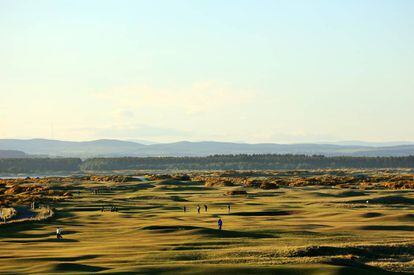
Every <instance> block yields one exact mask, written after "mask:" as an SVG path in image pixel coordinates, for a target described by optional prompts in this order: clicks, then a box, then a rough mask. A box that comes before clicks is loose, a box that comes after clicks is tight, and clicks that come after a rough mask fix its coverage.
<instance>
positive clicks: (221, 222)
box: [217, 218, 223, 230]
mask: <svg viewBox="0 0 414 275" xmlns="http://www.w3.org/2000/svg"><path fill="white" fill-rule="evenodd" d="M217 224H218V229H219V230H221V228H222V227H223V221H222V220H221V218H219V219H218V221H217Z"/></svg>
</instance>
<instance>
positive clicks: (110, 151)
mask: <svg viewBox="0 0 414 275" xmlns="http://www.w3.org/2000/svg"><path fill="white" fill-rule="evenodd" d="M364 144H365V145H356V144H353V145H351V144H350V145H346V144H312V143H304V144H277V143H258V144H249V143H232V142H215V141H202V142H189V141H181V142H175V143H157V144H147V145H145V144H141V143H137V142H132V141H122V140H108V139H101V140H94V141H80V142H75V141H61V140H48V139H27V140H20V139H0V150H19V151H23V152H25V153H27V154H30V155H49V156H51V157H54V156H62V157H81V158H89V157H123V156H132V157H141V156H208V155H215V154H306V155H325V156H371V157H377V156H410V155H414V145H413V144H405V145H392V146H377V145H376V144H375V145H370V143H364Z"/></svg>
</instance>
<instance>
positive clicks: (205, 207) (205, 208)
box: [204, 204, 208, 212]
mask: <svg viewBox="0 0 414 275" xmlns="http://www.w3.org/2000/svg"><path fill="white" fill-rule="evenodd" d="M207 209H208V207H207V204H204V211H205V212H207Z"/></svg>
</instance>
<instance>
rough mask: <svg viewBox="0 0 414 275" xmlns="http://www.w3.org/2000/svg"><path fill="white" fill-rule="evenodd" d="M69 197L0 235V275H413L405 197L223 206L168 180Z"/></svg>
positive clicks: (383, 194) (322, 194) (304, 195)
mask: <svg viewBox="0 0 414 275" xmlns="http://www.w3.org/2000/svg"><path fill="white" fill-rule="evenodd" d="M73 188H74V189H75V190H76V189H77V190H79V191H80V193H79V194H74V196H73V198H72V199H70V200H68V201H65V202H63V203H60V204H58V205H56V207H57V214H56V216H55V217H54V218H53V219H51V220H49V221H43V222H37V223H27V224H19V225H7V226H3V227H0V273H2V274H7V273H10V274H16V273H56V274H57V273H62V272H68V273H70V274H73V273H76V272H87V273H95V272H100V273H103V274H104V273H110V274H123V273H125V274H127V273H142V274H147V273H151V274H156V273H168V274H177V273H181V274H183V273H184V274H187V273H191V274H192V273H208V274H231V272H233V273H234V274H254V273H257V274H274V273H277V274H347V273H351V272H352V274H382V273H384V274H385V273H386V271H384V270H389V271H404V272H414V232H413V231H414V206H413V202H414V194H412V192H411V191H382V190H380V191H378V190H376V191H375V190H371V191H362V190H351V189H338V188H324V187H295V188H287V187H285V188H280V189H277V190H272V191H264V190H260V189H254V188H251V189H250V188H247V189H245V190H247V192H248V195H247V196H245V195H242V196H225V195H224V192H225V191H226V190H229V189H232V188H233V187H218V188H206V187H204V185H203V184H199V183H193V182H179V181H168V180H167V181H152V182H138V181H137V182H128V183H112V182H107V183H95V182H78V183H74V187H73ZM90 188H102V189H103V190H102V192H101V193H99V194H93V193H92V192H91V191H90ZM367 200H368V203H367V202H366V201H367ZM227 203H230V204H231V207H232V208H231V212H230V213H228V210H227ZM197 204H200V206H201V213H200V214H197V211H196V206H197ZM204 204H206V205H208V212H205V211H204V208H203V205H204ZM102 205H105V206H106V207H107V208H106V211H105V212H101V206H102ZM110 205H114V206H117V207H118V209H119V210H118V212H110V211H109V206H110ZM183 206H187V213H184V212H183ZM218 217H221V218H222V220H223V222H224V230H223V231H221V232H220V231H218V230H217V219H218ZM57 226H61V227H62V228H63V233H64V235H63V240H59V241H58V240H56V237H55V235H54V232H55V230H56V227H57Z"/></svg>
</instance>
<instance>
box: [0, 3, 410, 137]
mask: <svg viewBox="0 0 414 275" xmlns="http://www.w3.org/2000/svg"><path fill="white" fill-rule="evenodd" d="M413 14H414V1H411V0H405V1H404V0H393V1H391V0H382V1H381V0H364V1H361V0H346V1H345V0H343V1H334V0H326V1H318V0H313V1H311V0H302V1H300V0H285V1H277V0H272V1H264V0H258V1H254V0H250V1H236V0H226V1H207V0H192V1H184V0H165V1H157V0H151V1H149V0H148V1H115V0H114V1H102V0H96V1H91V0H89V1H83V0H82V1H74V0H70V1H58V0H53V1H42V0H38V1H34V0H33V1H18V0H9V1H5V0H0V138H32V137H43V138H52V137H53V138H58V139H67V140H90V139H96V138H119V139H147V140H153V141H176V140H222V141H246V142H323V141H336V140H366V141H395V140H398V141H401V140H403V141H409V140H411V141H414V127H413V126H412V122H413V118H414V108H413V103H414V77H413V74H414V73H413V72H414V16H413Z"/></svg>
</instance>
